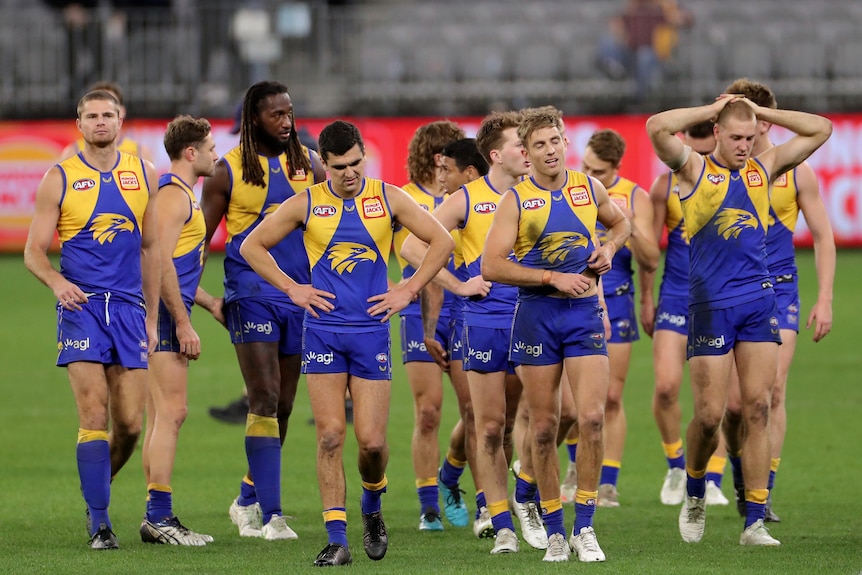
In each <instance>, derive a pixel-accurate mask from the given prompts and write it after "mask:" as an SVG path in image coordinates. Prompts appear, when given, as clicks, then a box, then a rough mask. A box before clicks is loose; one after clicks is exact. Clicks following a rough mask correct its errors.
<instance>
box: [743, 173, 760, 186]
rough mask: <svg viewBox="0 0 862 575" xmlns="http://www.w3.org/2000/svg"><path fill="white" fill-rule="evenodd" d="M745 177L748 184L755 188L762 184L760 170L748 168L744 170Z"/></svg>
mask: <svg viewBox="0 0 862 575" xmlns="http://www.w3.org/2000/svg"><path fill="white" fill-rule="evenodd" d="M745 177H746V178H748V185H749V186H751V187H752V188H757V187H760V186H762V185H763V178H761V177H760V172H758V171H757V170H748V171H747V172H745Z"/></svg>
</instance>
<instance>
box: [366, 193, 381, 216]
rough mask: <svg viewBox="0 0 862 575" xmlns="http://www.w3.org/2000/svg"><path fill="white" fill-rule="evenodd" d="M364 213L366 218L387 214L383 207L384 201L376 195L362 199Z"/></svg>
mask: <svg viewBox="0 0 862 575" xmlns="http://www.w3.org/2000/svg"><path fill="white" fill-rule="evenodd" d="M362 213H363V214H364V215H365V217H366V218H382V217H383V216H385V215H386V210H384V209H383V202H382V201H381V200H380V198H379V197H377V196H375V197H373V198H364V199H363V200H362Z"/></svg>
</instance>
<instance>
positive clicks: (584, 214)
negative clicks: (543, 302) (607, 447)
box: [513, 170, 598, 299]
mask: <svg viewBox="0 0 862 575" xmlns="http://www.w3.org/2000/svg"><path fill="white" fill-rule="evenodd" d="M513 190H514V192H515V198H516V200H517V201H518V210H519V216H518V239H517V240H516V242H515V258H516V259H517V260H518V262H520V263H521V265H524V266H527V267H531V268H539V269H546V270H552V271H557V272H562V273H581V272H583V271H584V270H585V269H586V268H587V258H589V256H590V254H591V253H593V251H594V250H595V249H596V246H595V244H594V243H593V238H594V237H595V235H596V215H597V213H598V207H597V206H596V197H595V193H594V191H593V184H592V181H591V180H590V178H589V177H587V175H586V174H583V173H581V172H576V171H574V170H568V171H567V176H566V183H565V184H564V185H563V186H562V187H561V188H560V189H558V190H547V189H545V188H543V187H541V186H539V185H538V184H537V183H536V181H535V180H534V179H533V178H532V177H530V178H528V179H526V180H524V181H522V182H521V183H520V184H518V185H516V186H515V187H514V188H513ZM554 291H556V290H555V289H554V288H553V287H552V286H541V287H521V288H520V290H519V294H518V296H519V297H520V298H521V299H530V298H534V297H539V296H546V295H549V294H551V293H553V292H554Z"/></svg>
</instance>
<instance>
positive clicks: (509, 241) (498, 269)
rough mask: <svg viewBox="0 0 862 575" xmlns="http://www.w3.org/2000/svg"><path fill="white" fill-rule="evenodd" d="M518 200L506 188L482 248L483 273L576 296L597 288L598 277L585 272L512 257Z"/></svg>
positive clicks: (516, 232)
mask: <svg viewBox="0 0 862 575" xmlns="http://www.w3.org/2000/svg"><path fill="white" fill-rule="evenodd" d="M518 219H519V212H518V203H517V199H516V198H515V194H514V192H512V191H511V190H509V191H507V192H505V193H504V194H503V197H502V198H500V201H499V203H498V204H497V211H496V212H494V220H493V222H492V223H491V228H490V229H489V230H488V237H487V238H486V240H485V249H484V251H483V252H482V277H484V278H485V279H486V280H490V281H496V282H500V283H505V284H509V285H516V286H542V285H550V286H552V287H554V289H556V290H558V291H560V292H562V293H564V294H567V295H572V296H578V295H583V294H585V293H587V292H588V291H590V290H591V289H593V288H595V285H596V281H595V279H593V278H590V277H586V276H584V275H582V274H575V273H563V272H556V271H551V270H543V269H539V268H531V267H527V266H523V265H521V264H519V263H517V262H514V261H511V260H510V259H509V254H510V253H512V248H514V247H515V241H516V240H517V239H518Z"/></svg>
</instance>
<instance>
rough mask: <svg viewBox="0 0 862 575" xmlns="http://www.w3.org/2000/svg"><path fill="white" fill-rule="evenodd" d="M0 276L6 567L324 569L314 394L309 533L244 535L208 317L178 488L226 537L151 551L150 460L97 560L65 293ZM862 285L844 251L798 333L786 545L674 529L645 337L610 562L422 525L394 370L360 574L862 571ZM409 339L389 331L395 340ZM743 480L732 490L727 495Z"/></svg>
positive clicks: (287, 481) (290, 497)
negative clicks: (146, 520)
mask: <svg viewBox="0 0 862 575" xmlns="http://www.w3.org/2000/svg"><path fill="white" fill-rule="evenodd" d="M800 269H801V270H802V276H803V277H802V280H801V289H802V297H803V309H804V313H803V314H800V315H802V317H803V318H805V317H807V313H808V311H809V310H810V304H811V303H812V302H813V300H814V296H815V294H816V282H815V280H814V273H813V269H814V265H813V257H812V255H811V253H810V252H804V253H802V254H800ZM220 272H221V265H220V261H219V260H218V259H216V258H213V261H211V262H210V266H209V268H208V270H207V272H206V275H205V278H204V285H205V287H207V289H209V290H212V291H213V292H215V293H220V275H219V274H220ZM0 278H2V281H0V301H2V302H3V304H2V305H3V320H2V329H0V361H2V363H0V365H2V367H0V370H2V371H0V378H2V392H3V393H2V403H0V418H2V419H0V421H2V426H3V431H2V441H0V486H2V488H0V573H4V574H5V573H16V574H17V573H49V574H61V573H146V574H153V573H156V574H159V575H162V574H168V573H226V574H241V573H242V574H244V573H265V572H270V573H271V572H289V573H310V572H314V568H313V567H312V566H311V563H312V561H313V560H314V557H315V556H316V554H317V553H318V551H320V549H321V548H322V547H323V546H324V545H325V544H326V533H325V530H324V528H323V523H322V518H321V515H320V512H321V509H320V500H319V496H318V492H317V483H316V478H315V471H314V453H315V440H314V430H313V426H310V425H308V424H307V423H306V421H307V420H308V418H309V417H310V416H311V412H310V409H309V405H308V397H307V394H306V392H305V388H304V385H301V387H300V391H299V393H298V395H297V401H296V408H295V410H294V414H293V418H292V420H291V429H290V431H289V433H288V441H287V444H286V446H285V448H284V451H283V467H282V469H283V477H282V493H283V496H282V501H283V507H284V510H285V514H286V515H290V516H292V517H293V519H290V520H289V523H290V525H291V526H292V527H293V528H294V529H295V530H296V531H297V533H298V534H299V537H300V539H299V540H298V541H285V542H266V541H263V540H248V539H241V538H240V537H239V536H238V534H237V532H236V529H235V528H234V526H233V525H232V524H231V522H230V520H229V518H228V516H227V508H228V506H229V504H230V502H231V500H232V499H233V498H234V497H235V496H236V494H237V489H238V486H239V481H240V479H241V477H242V474H243V473H244V471H245V468H246V463H245V453H244V446H243V445H244V444H243V434H244V429H243V427H242V426H239V425H236V426H231V425H226V424H222V423H219V422H217V421H215V420H213V419H211V418H210V417H209V416H208V414H207V408H208V407H209V406H211V405H222V404H224V403H226V402H228V401H230V400H233V399H234V398H235V397H236V396H237V395H238V394H239V392H240V389H241V385H242V383H241V382H242V380H241V378H240V374H239V369H238V367H237V363H236V359H235V355H234V352H233V349H232V347H231V345H230V342H229V340H228V336H227V334H226V333H225V332H224V330H223V329H222V328H221V327H220V326H219V325H218V324H216V323H215V322H214V321H213V320H212V319H211V318H209V317H207V316H206V314H205V312H201V311H200V310H198V311H197V315H196V322H195V325H196V327H197V329H198V332H199V333H200V335H201V339H202V341H203V350H204V351H203V355H202V358H201V360H200V361H198V362H196V363H195V364H193V366H192V368H191V374H190V383H189V415H188V419H187V420H186V424H185V426H184V427H183V430H182V433H181V436H180V445H179V450H178V453H177V464H176V470H175V473H174V481H173V488H174V502H175V510H176V512H177V514H178V515H179V516H180V517H181V518H182V520H183V522H184V523H185V524H187V525H188V526H190V527H191V528H193V529H195V530H197V531H201V532H204V533H209V534H211V535H213V536H214V537H215V542H214V543H212V544H210V545H208V546H207V547H205V548H176V547H163V546H153V545H145V544H143V543H141V541H140V537H139V535H138V532H137V530H138V526H139V524H140V520H141V516H142V514H143V512H144V497H145V488H146V486H145V484H144V478H143V473H142V471H141V461H140V457H139V454H136V456H135V457H134V458H133V459H132V460H131V461H130V462H129V464H128V465H127V466H126V468H125V469H123V471H122V472H121V473H120V475H119V476H118V477H117V479H116V481H115V482H114V484H113V490H112V498H111V517H112V521H113V523H114V529H115V531H116V533H117V535H118V536H119V538H120V544H121V547H122V548H121V550H120V551H119V552H112V553H95V552H92V551H90V550H89V549H88V548H87V546H86V540H87V537H86V535H85V529H84V513H83V512H84V503H83V501H82V499H81V495H80V492H79V489H78V479H77V470H76V463H75V449H74V446H75V439H76V432H77V421H76V416H75V407H74V402H73V399H72V395H71V392H70V390H69V385H68V382H67V379H66V374H65V371H64V370H61V369H58V368H56V367H54V365H53V364H54V360H55V354H56V348H55V340H54V339H53V338H54V333H55V331H54V330H55V325H54V317H55V316H54V313H53V311H52V309H53V307H52V306H53V301H52V299H53V298H52V296H51V293H50V291H49V290H48V289H47V288H45V287H43V286H42V285H41V284H39V283H38V282H37V281H36V280H35V279H34V278H33V277H31V276H30V275H29V274H28V273H27V272H26V271H25V270H24V267H23V263H22V259H21V257H18V256H6V257H0ZM859 285H862V252H849V251H848V252H841V253H839V260H838V274H837V278H836V285H835V301H834V315H835V324H834V328H833V331H832V334H831V335H830V336H829V337H827V338H826V340H825V341H823V342H821V343H819V344H816V345H815V344H814V343H813V342H811V340H810V335H809V334H807V333H805V332H803V334H802V335H801V337H800V340H799V345H798V349H797V354H796V361H795V364H794V367H793V370H792V372H791V377H790V384H789V399H788V419H789V430H788V434H787V441H786V444H785V448H784V453H783V458H782V466H781V471H780V473H779V476H778V480H777V486H776V491H775V495H774V505H775V509H776V511H777V512H778V513H779V514H780V515H781V518H782V522H781V523H780V524H778V525H775V526H774V527H772V533H773V534H774V535H775V536H776V537H778V538H779V539H780V540H781V541H782V544H783V545H782V547H781V548H778V549H752V548H741V547H740V546H739V545H738V538H739V533H740V531H741V529H742V521H741V519H740V518H739V517H738V516H737V514H736V510H735V509H734V508H732V507H727V508H721V507H712V508H710V510H709V513H708V521H707V531H706V535H705V537H704V540H703V541H702V542H701V543H700V544H697V545H689V544H685V543H683V542H682V541H681V539H680V537H679V534H678V531H677V526H676V525H677V515H678V509H676V508H670V507H665V506H662V505H661V504H660V503H659V501H658V491H659V487H660V486H661V481H662V478H663V476H664V472H665V463H664V458H663V454H662V450H661V445H660V442H659V436H658V432H657V430H656V427H655V423H654V422H653V419H652V415H651V411H650V398H651V391H652V369H651V359H650V357H651V356H650V346H649V340H647V341H642V342H640V343H638V344H636V345H635V352H634V357H633V359H632V364H631V373H630V377H629V381H628V383H627V389H626V406H627V413H628V424H629V434H628V442H627V445H626V454H625V458H624V462H623V468H622V473H621V477H620V483H619V489H620V493H621V501H622V507H621V508H620V509H612V510H606V509H600V510H599V511H598V513H597V516H596V521H595V524H596V529H597V532H598V535H599V540H600V542H601V544H602V547H603V548H604V550H605V552H606V554H607V557H608V560H607V562H606V563H604V564H598V565H592V566H582V565H579V564H570V565H568V566H562V565H546V564H543V563H542V562H541V558H542V552H539V551H535V550H531V549H525V548H524V547H522V551H521V553H518V554H516V555H509V556H494V557H492V556H490V555H489V554H488V552H489V550H490V547H491V543H490V542H489V541H487V540H478V539H475V538H474V537H473V535H472V533H471V532H470V531H469V529H455V528H451V527H450V526H448V524H447V528H446V530H445V531H444V532H442V533H420V532H419V531H418V530H417V526H418V520H419V517H418V512H419V509H418V501H417V498H416V492H415V487H414V478H413V473H412V466H411V463H410V435H411V429H412V419H413V415H412V402H411V395H410V390H409V387H408V385H407V382H406V379H405V377H404V372H403V369H401V365H400V364H398V365H395V366H394V367H395V370H394V380H393V402H392V410H391V415H390V426H389V430H390V433H389V441H390V447H391V458H390V463H389V471H388V477H389V490H388V493H387V494H386V495H385V496H384V501H383V509H384V516H385V518H386V522H387V525H388V527H389V531H390V549H389V553H388V555H387V556H386V559H385V560H384V561H382V562H372V561H370V560H369V559H367V558H366V557H365V554H364V552H363V550H362V544H361V535H362V527H361V521H360V520H359V510H358V499H359V493H360V489H359V481H358V473H357V471H356V469H355V461H356V450H355V445H354V442H353V441H352V438H350V437H349V438H348V446H347V449H346V453H345V461H346V462H347V477H348V520H349V526H348V535H349V538H350V541H351V548H352V551H353V558H354V564H353V566H352V568H351V569H352V571H351V572H354V573H375V574H377V573H406V572H410V573H415V574H419V573H440V574H442V573H459V574H463V573H477V574H484V573H494V574H498V573H526V572H530V573H551V572H554V573H560V572H563V571H564V570H565V571H569V570H578V571H579V572H584V571H586V570H590V571H594V572H601V573H660V574H676V573H679V574H688V573H777V572H780V573H783V574H785V575H789V574H794V573H800V574H802V573H804V574H811V573H819V574H826V573H843V574H851V573H852V574H858V573H860V572H862V535H860V530H862V503H860V489H859V485H860V479H859V478H860V477H862V458H860V455H862V448H860V440H862V432H860V424H859V414H860V412H862V386H860V385H859V375H858V374H859V371H860V367H862V359H860V353H859V346H858V344H857V342H856V341H855V338H856V337H858V334H856V335H854V332H855V331H856V329H857V327H859V326H860V325H862V306H860V303H862V299H861V298H860V296H859V292H858V291H857V289H858V288H857V286H859ZM395 329H397V327H396V328H395ZM398 341H399V339H398V338H397V337H393V342H398ZM396 345H397V344H396ZM395 353H397V351H396V352H395ZM396 363H397V362H396ZM854 374H855V375H854ZM447 385H448V384H447ZM684 387H687V385H686V386H684ZM446 391H447V395H446V405H445V407H444V421H443V425H442V429H441V437H444V438H445V437H447V436H448V432H449V430H450V429H451V426H452V424H453V423H454V421H455V417H456V413H457V410H456V409H455V403H454V394H453V393H452V392H451V389H450V388H448V387H447V390H446ZM682 402H683V409H684V420H685V421H686V422H687V420H688V418H689V417H690V415H691V405H690V394H689V393H688V390H687V389H686V390H685V391H684V395H683V399H682ZM444 445H445V443H444ZM468 477H469V474H465V483H466V484H465V485H464V487H465V489H467V492H468V501H469V502H472V495H473V490H472V486H471V485H469V479H468ZM729 484H730V482H729V481H728V485H725V493H726V494H727V495H728V496H731V489H730V485H729ZM470 507H471V512H472V507H473V506H472V505H471V506H470ZM566 514H567V517H566V523H567V525H569V526H570V525H571V521H572V520H573V518H574V511H573V509H572V508H570V507H569V508H567V509H566Z"/></svg>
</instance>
